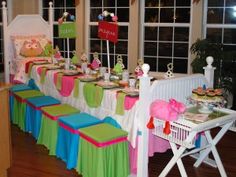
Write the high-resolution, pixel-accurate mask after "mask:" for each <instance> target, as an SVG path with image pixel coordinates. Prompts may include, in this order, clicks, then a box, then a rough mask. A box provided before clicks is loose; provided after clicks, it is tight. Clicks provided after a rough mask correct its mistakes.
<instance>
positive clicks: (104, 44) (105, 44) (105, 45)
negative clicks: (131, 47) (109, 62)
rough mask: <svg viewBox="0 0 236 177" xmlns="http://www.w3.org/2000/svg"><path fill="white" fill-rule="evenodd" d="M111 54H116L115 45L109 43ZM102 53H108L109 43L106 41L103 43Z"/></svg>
mask: <svg viewBox="0 0 236 177" xmlns="http://www.w3.org/2000/svg"><path fill="white" fill-rule="evenodd" d="M109 52H110V53H114V44H113V43H109ZM102 53H107V43H106V41H105V40H103V41H102Z"/></svg>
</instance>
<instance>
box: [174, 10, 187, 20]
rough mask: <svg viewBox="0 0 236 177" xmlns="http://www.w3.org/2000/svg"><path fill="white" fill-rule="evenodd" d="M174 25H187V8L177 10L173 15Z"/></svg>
mask: <svg viewBox="0 0 236 177" xmlns="http://www.w3.org/2000/svg"><path fill="white" fill-rule="evenodd" d="M175 22H176V23H189V22H190V9H189V8H177V9H176V15H175Z"/></svg>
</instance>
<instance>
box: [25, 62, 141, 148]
mask: <svg viewBox="0 0 236 177" xmlns="http://www.w3.org/2000/svg"><path fill="white" fill-rule="evenodd" d="M42 66H43V65H34V66H33V67H32V70H31V74H30V75H31V78H33V79H34V80H35V83H36V84H37V85H38V87H39V88H40V90H41V91H42V92H44V94H46V95H50V96H53V97H54V98H57V99H59V100H60V101H61V102H62V103H68V104H70V105H72V106H74V107H76V108H78V109H80V110H81V111H83V112H87V113H89V114H91V115H93V116H96V117H98V118H100V119H103V118H105V117H107V116H110V117H112V118H113V119H115V120H116V121H117V122H118V123H119V124H120V125H121V127H122V129H123V130H126V131H127V132H129V134H128V140H129V141H130V142H131V144H132V146H133V147H135V144H136V143H135V141H136V137H137V132H138V121H137V120H136V119H137V115H138V114H139V110H140V109H139V106H140V104H139V101H138V100H137V101H136V102H135V103H134V105H133V106H132V108H130V109H129V110H124V114H123V115H118V114H116V105H117V91H120V90H121V88H114V89H104V90H103V98H102V101H101V105H100V106H98V107H97V108H92V107H90V106H88V104H87V102H86V100H85V98H84V92H83V88H84V86H85V84H87V83H88V82H82V81H80V82H74V80H75V79H76V78H77V77H76V76H62V77H63V78H62V86H61V89H62V90H65V91H68V90H71V92H70V93H65V92H64V94H63V93H62V92H60V91H59V90H58V89H57V86H56V83H55V74H57V73H59V72H61V71H62V70H47V71H46V74H45V78H44V83H42V78H41V76H40V74H41V71H40V69H41V68H42ZM73 84H74V85H73ZM76 87H77V89H76V90H75V88H76ZM74 91H77V92H78V93H77V94H78V95H77V94H74ZM75 95H77V96H75Z"/></svg>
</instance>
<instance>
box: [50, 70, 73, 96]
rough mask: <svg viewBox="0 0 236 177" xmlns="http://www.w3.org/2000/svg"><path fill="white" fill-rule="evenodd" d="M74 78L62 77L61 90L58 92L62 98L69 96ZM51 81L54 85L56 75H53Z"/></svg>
mask: <svg viewBox="0 0 236 177" xmlns="http://www.w3.org/2000/svg"><path fill="white" fill-rule="evenodd" d="M76 77H78V76H76ZM74 78H75V76H62V79H61V84H62V85H61V90H58V91H59V93H60V94H61V95H62V96H64V97H68V96H70V94H71V92H72V90H73V88H74ZM53 81H54V84H55V85H56V83H57V73H55V74H54V76H53Z"/></svg>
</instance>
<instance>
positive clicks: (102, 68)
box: [99, 67, 107, 77]
mask: <svg viewBox="0 0 236 177" xmlns="http://www.w3.org/2000/svg"><path fill="white" fill-rule="evenodd" d="M106 70H107V68H106V67H100V68H99V72H100V75H101V76H102V77H103V76H104V73H105V72H106Z"/></svg>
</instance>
